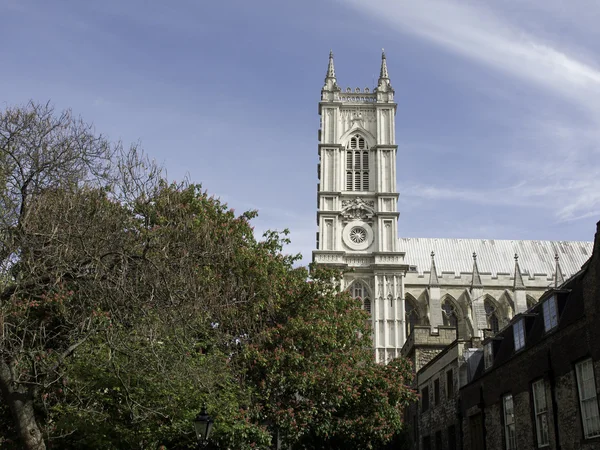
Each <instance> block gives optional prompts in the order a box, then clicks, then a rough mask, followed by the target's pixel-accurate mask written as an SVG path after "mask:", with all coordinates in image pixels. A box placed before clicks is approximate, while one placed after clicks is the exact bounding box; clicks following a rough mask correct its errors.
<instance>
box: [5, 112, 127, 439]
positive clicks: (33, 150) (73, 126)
mask: <svg viewBox="0 0 600 450" xmlns="http://www.w3.org/2000/svg"><path fill="white" fill-rule="evenodd" d="M114 151H115V148H113V147H111V146H110V145H109V143H108V142H107V141H106V140H105V139H104V138H103V137H101V136H100V137H96V136H94V134H93V133H92V129H91V127H90V126H88V125H86V124H84V123H83V122H82V121H81V120H79V119H75V118H73V116H72V115H71V113H70V112H64V113H63V114H61V115H58V116H56V115H55V114H54V110H53V109H52V107H51V106H49V105H43V106H40V105H36V104H33V103H30V104H29V105H27V106H26V107H24V108H12V109H8V110H7V111H5V112H3V113H2V114H1V115H0V161H1V162H2V164H1V165H0V188H1V191H0V210H1V214H0V325H1V329H0V333H1V334H0V349H1V353H0V392H1V393H2V397H3V399H4V400H5V401H6V403H7V404H8V405H9V407H10V410H11V412H12V416H13V418H14V419H15V426H16V429H17V431H18V434H19V436H20V438H21V440H22V442H23V445H24V446H25V447H26V448H32V449H33V448H36V449H37V448H44V441H43V438H42V433H41V430H40V428H39V425H38V423H37V421H36V417H35V416H36V414H35V410H34V399H35V398H36V397H37V396H38V395H39V391H40V388H43V387H44V386H48V385H50V384H52V383H54V382H56V380H57V379H58V378H59V372H58V371H59V368H60V366H61V364H62V362H63V361H64V359H65V358H66V357H67V356H69V355H70V354H71V353H72V352H73V351H74V350H75V349H76V348H77V346H78V345H80V343H81V342H82V341H83V340H85V338H86V336H88V335H89V332H90V330H91V329H92V327H93V323H94V322H95V321H94V320H92V317H91V316H89V314H86V312H84V309H82V308H78V307H77V306H79V305H78V300H79V297H77V298H75V295H76V294H75V293H73V292H71V291H70V290H68V289H67V288H66V287H65V286H66V285H65V282H67V281H68V280H73V279H76V278H78V277H80V276H81V275H82V274H83V273H84V272H85V271H88V270H89V271H91V270H93V269H92V266H93V265H94V264H98V263H102V261H99V257H100V255H92V254H90V253H88V252H81V253H79V254H77V253H76V249H77V248H78V247H79V244H78V236H77V235H79V237H85V238H88V237H90V236H94V233H96V234H95V236H94V239H95V244H96V246H97V247H98V246H104V242H105V241H103V239H104V238H105V237H106V234H105V233H108V236H110V233H109V231H110V230H109V229H107V226H108V227H109V228H110V226H111V225H110V223H107V222H106V221H102V222H93V221H89V220H88V221H87V222H85V223H81V222H80V221H78V220H77V218H78V215H79V212H78V208H83V209H84V211H86V212H90V213H91V211H90V209H93V208H94V207H95V206H96V205H102V207H101V208H103V209H104V211H102V212H106V213H107V217H111V216H112V214H113V213H114V214H115V215H114V216H112V217H113V218H114V219H115V220H119V219H118V218H119V216H120V211H119V209H120V208H118V207H115V206H112V205H109V204H107V203H105V202H104V203H103V202H102V201H101V200H102V199H101V198H100V197H99V193H98V192H93V191H91V190H89V189H87V188H86V186H92V185H93V184H94V183H95V182H96V180H98V179H101V178H104V177H106V175H107V172H108V170H109V169H110V160H111V157H112V155H113V153H114ZM63 194H64V195H63ZM106 209H108V210H110V211H106ZM96 214H97V212H94V213H92V214H91V217H88V219H89V218H92V219H93V216H94V215H96ZM46 215H47V216H46ZM63 215H64V216H63ZM60 216H63V217H62V219H64V220H61V221H60V223H59V222H57V220H55V219H57V218H58V217H60ZM113 225H114V223H113ZM86 226H90V227H91V228H92V230H90V229H89V228H86ZM65 228H66V229H67V230H65ZM68 233H74V235H71V236H70V239H69V240H68V241H64V240H63V238H65V237H66V236H69V234H68ZM101 236H102V237H101ZM77 295H78V294H77ZM65 302H71V303H72V304H73V305H74V307H72V308H71V307H69V308H66V307H65V306H64V305H65ZM50 350H52V353H51V354H48V352H49V351H50Z"/></svg>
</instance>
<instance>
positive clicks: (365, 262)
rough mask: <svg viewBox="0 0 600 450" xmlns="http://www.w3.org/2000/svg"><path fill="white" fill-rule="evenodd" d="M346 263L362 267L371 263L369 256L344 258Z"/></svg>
mask: <svg viewBox="0 0 600 450" xmlns="http://www.w3.org/2000/svg"><path fill="white" fill-rule="evenodd" d="M346 263H347V264H348V265H349V266H354V267H358V266H360V267H363V266H368V265H369V264H371V258H346Z"/></svg>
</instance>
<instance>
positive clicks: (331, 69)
mask: <svg viewBox="0 0 600 450" xmlns="http://www.w3.org/2000/svg"><path fill="white" fill-rule="evenodd" d="M330 78H333V80H334V81H335V67H334V65H333V51H332V50H329V64H327V75H325V82H327V80H328V79H330Z"/></svg>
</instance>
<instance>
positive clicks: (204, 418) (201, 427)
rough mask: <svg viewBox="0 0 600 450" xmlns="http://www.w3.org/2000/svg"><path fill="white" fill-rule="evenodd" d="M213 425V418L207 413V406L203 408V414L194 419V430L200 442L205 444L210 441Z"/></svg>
mask: <svg viewBox="0 0 600 450" xmlns="http://www.w3.org/2000/svg"><path fill="white" fill-rule="evenodd" d="M213 423H214V421H213V420H212V418H211V417H210V416H209V415H208V414H207V413H206V406H203V407H202V412H200V413H199V414H198V415H197V416H196V418H195V419H194V429H195V430H196V437H197V438H198V442H201V443H204V442H206V441H207V440H208V436H209V435H210V431H211V430H212V426H213Z"/></svg>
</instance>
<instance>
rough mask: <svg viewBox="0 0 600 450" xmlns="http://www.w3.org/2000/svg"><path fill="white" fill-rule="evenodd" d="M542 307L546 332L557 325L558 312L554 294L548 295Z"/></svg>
mask: <svg viewBox="0 0 600 450" xmlns="http://www.w3.org/2000/svg"><path fill="white" fill-rule="evenodd" d="M542 309H543V311H544V330H546V333H547V332H548V331H550V330H552V329H553V328H555V327H556V326H557V325H558V314H557V312H556V296H554V295H553V296H552V297H550V298H549V299H548V300H546V301H545V302H544V303H543V305H542Z"/></svg>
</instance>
